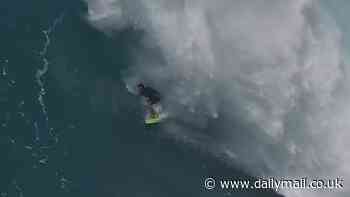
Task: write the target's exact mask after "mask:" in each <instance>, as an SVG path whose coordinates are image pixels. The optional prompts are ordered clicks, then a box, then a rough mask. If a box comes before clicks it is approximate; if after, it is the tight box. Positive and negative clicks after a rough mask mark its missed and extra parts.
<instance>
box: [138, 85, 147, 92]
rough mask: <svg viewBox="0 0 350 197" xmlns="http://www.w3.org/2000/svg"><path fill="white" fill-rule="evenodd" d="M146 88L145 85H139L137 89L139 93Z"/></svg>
mask: <svg viewBox="0 0 350 197" xmlns="http://www.w3.org/2000/svg"><path fill="white" fill-rule="evenodd" d="M144 88H145V85H143V83H139V84H137V89H138V91H139V92H141V91H142V90H143V89H144Z"/></svg>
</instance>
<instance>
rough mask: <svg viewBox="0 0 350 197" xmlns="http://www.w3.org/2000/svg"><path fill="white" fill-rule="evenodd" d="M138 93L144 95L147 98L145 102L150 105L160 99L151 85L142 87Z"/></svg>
mask: <svg viewBox="0 0 350 197" xmlns="http://www.w3.org/2000/svg"><path fill="white" fill-rule="evenodd" d="M140 95H141V96H143V97H145V98H146V99H147V102H149V104H151V105H154V104H156V103H159V101H160V94H159V92H158V91H157V90H155V89H153V88H151V87H147V86H146V87H144V88H143V89H142V90H141V92H140Z"/></svg>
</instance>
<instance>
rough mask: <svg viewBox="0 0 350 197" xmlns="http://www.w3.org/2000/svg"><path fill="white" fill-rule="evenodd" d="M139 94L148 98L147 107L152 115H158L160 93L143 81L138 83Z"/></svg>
mask: <svg viewBox="0 0 350 197" xmlns="http://www.w3.org/2000/svg"><path fill="white" fill-rule="evenodd" d="M137 90H138V94H139V95H140V96H142V97H144V98H145V99H146V103H147V109H148V110H149V113H150V115H151V117H158V116H159V113H158V112H157V111H156V110H155V109H156V105H157V104H159V102H160V93H159V92H158V91H157V90H155V89H153V88H151V87H148V86H145V85H144V84H143V83H139V84H137Z"/></svg>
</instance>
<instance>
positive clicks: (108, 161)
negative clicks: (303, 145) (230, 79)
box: [0, 0, 276, 197]
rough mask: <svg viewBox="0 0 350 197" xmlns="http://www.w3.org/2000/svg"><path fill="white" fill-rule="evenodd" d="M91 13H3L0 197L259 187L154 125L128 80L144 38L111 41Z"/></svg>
mask: <svg viewBox="0 0 350 197" xmlns="http://www.w3.org/2000/svg"><path fill="white" fill-rule="evenodd" d="M85 13H86V5H85V4H84V3H83V2H80V1H71V0H70V1H44V0H31V1H18V0H11V1H9V0H3V1H2V3H1V5H0V25H1V30H0V44H1V45H0V71H1V72H0V121H1V122H0V124H1V125H0V126H1V127H0V155H1V167H0V175H1V176H0V193H1V196H3V197H5V196H11V197H12V196H29V197H31V196H33V197H34V196H35V197H38V196H52V197H53V196H60V197H61V196H74V197H77V196H84V197H88V196H94V197H95V196H96V197H97V196H152V197H155V196H227V195H229V194H230V193H228V192H223V191H219V190H218V191H216V190H215V191H206V190H205V189H204V186H203V180H204V179H205V178H206V177H209V176H210V177H231V178H249V179H252V178H251V177H249V176H247V175H246V174H245V173H243V172H242V171H240V170H236V169H234V168H233V167H232V166H228V165H226V164H224V163H221V162H220V161H218V160H217V159H215V158H212V157H211V156H210V155H209V154H207V153H206V152H205V151H200V150H198V149H196V148H194V147H191V146H189V145H185V144H182V143H178V142H177V141H176V140H174V139H171V138H167V137H165V136H164V135H162V133H161V130H160V129H159V128H158V127H157V126H155V127H145V126H144V124H143V122H142V117H143V116H142V109H141V107H140V106H139V101H138V98H135V96H133V95H131V94H129V93H128V91H127V90H126V88H125V86H124V84H123V82H122V81H121V72H123V70H125V69H126V68H127V67H128V66H129V65H130V64H131V62H132V58H131V55H130V54H131V53H132V51H133V50H137V48H138V47H140V40H141V39H142V36H143V34H144V32H142V31H139V30H135V29H129V28H126V29H124V30H121V31H120V32H115V33H114V34H113V36H110V37H107V36H105V35H104V34H102V33H101V32H98V31H96V30H94V29H93V28H91V27H90V26H89V24H87V22H86V20H85V19H84V17H83V16H84V14H85ZM46 66H47V68H48V70H47V71H46V69H45V68H46ZM231 196H276V194H273V193H272V192H269V191H252V190H249V191H248V190H247V191H244V190H242V191H232V192H231Z"/></svg>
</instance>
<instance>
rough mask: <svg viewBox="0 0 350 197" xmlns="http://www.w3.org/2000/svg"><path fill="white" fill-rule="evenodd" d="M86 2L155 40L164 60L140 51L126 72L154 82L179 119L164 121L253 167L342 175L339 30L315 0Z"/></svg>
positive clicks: (348, 108) (348, 161)
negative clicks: (172, 121) (142, 31)
mask: <svg viewBox="0 0 350 197" xmlns="http://www.w3.org/2000/svg"><path fill="white" fill-rule="evenodd" d="M87 2H88V5H89V15H88V17H89V19H90V22H91V23H92V24H93V25H94V26H96V27H97V28H99V29H100V30H102V31H104V32H111V30H115V29H116V28H122V27H124V26H125V25H136V26H137V27H138V28H141V29H144V30H145V31H146V32H147V36H146V41H145V45H148V46H152V47H159V48H160V49H161V51H162V54H159V56H160V57H159V59H165V60H166V64H163V63H155V62H161V61H157V60H154V58H155V57H154V56H152V59H151V58H150V57H148V56H147V55H145V54H142V52H140V54H138V56H136V57H135V59H137V60H139V62H136V63H135V65H133V67H132V68H130V70H129V72H128V76H126V82H127V83H128V86H133V85H135V83H136V82H137V81H138V80H144V81H147V82H148V83H150V84H153V85H154V86H155V87H156V88H158V89H160V90H161V92H162V93H163V94H164V97H165V99H164V104H163V105H164V106H167V107H166V108H167V110H168V111H169V113H170V114H171V116H173V117H175V119H177V120H178V123H171V124H170V123H169V124H168V125H167V124H164V128H165V131H168V132H169V133H171V134H173V135H177V137H179V136H183V138H184V139H186V140H185V141H188V142H191V143H196V144H198V145H200V146H201V147H205V148H207V149H208V150H210V152H212V153H214V154H218V155H224V156H221V157H223V159H225V160H227V161H230V162H234V163H236V164H237V163H238V164H240V165H243V166H245V168H246V170H247V171H249V172H250V173H252V174H253V175H257V176H264V175H268V176H290V177H298V176H318V177H343V178H344V179H347V178H350V169H349V168H348V167H347V166H349V165H350V153H349V152H348V151H347V150H348V148H349V147H350V144H349V142H348V139H349V137H350V134H349V132H348V130H349V129H350V125H349V124H350V123H349V121H348V120H349V117H350V105H349V104H348V102H347V101H348V99H349V94H348V92H349V87H348V84H349V83H348V81H347V78H346V75H347V74H348V73H347V72H346V71H347V70H348V69H344V66H345V65H344V64H343V54H342V51H341V49H342V46H341V45H340V44H341V43H340V40H341V36H342V34H341V32H340V30H339V29H338V27H337V26H336V23H335V22H334V21H333V20H332V18H331V17H330V16H329V15H327V13H326V11H325V10H323V8H321V6H320V5H319V2H318V1H311V0H310V1H308V0H289V1H277V0H269V1H261V0H250V1H246V0H237V1H232V0H219V1H212V0H192V1H186V0H153V1H148V0H147V1H146V0H144V1H128V0H125V1H123V0H108V1H106V0H87ZM184 112H186V113H184ZM187 112H188V113H187ZM184 114H187V115H184ZM208 128H211V130H213V129H215V132H213V131H208ZM194 130H195V131H194ZM213 135H214V136H215V138H211V137H210V136H213ZM282 193H284V194H287V196H299V195H302V196H305V195H307V196H330V195H338V196H342V195H343V196H346V195H348V194H349V189H347V188H344V190H342V191H339V192H338V193H332V194H330V193H327V192H326V193H322V191H318V192H309V193H307V192H306V191H299V190H298V191H291V190H290V191H282Z"/></svg>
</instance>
